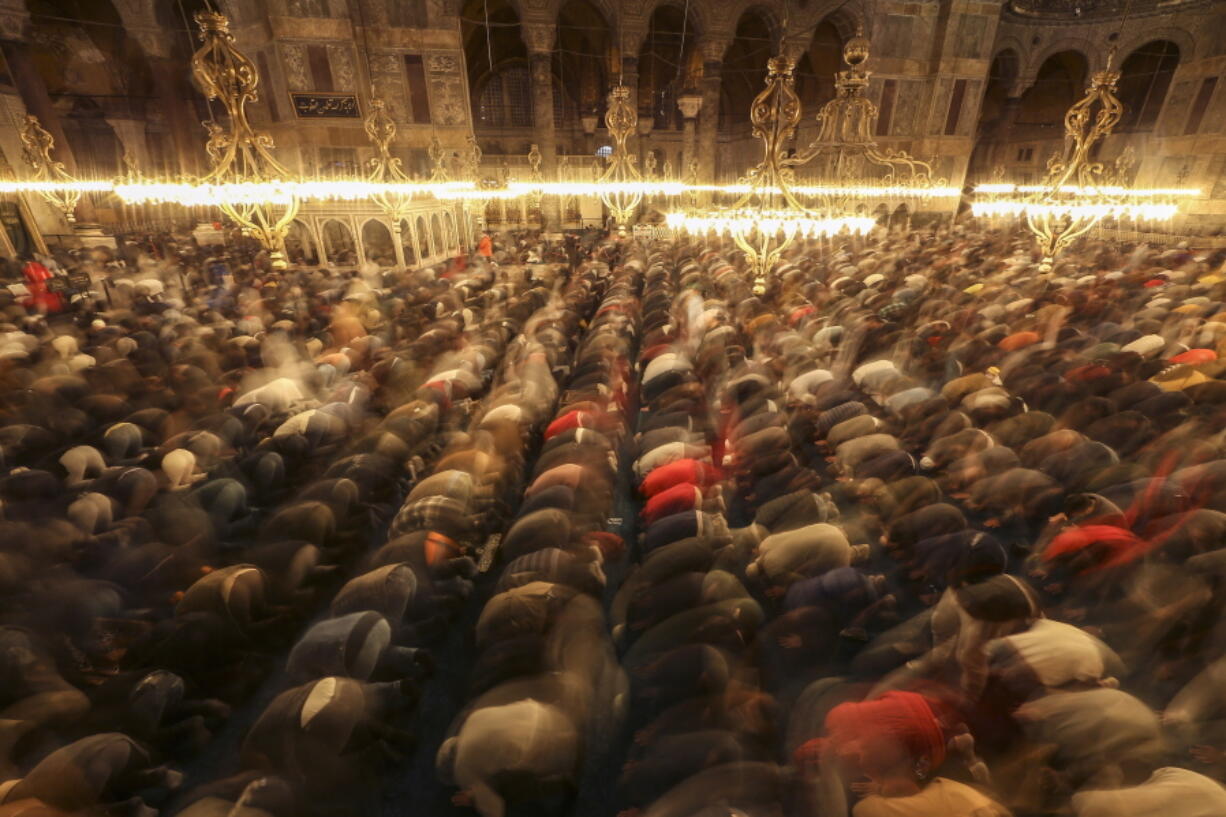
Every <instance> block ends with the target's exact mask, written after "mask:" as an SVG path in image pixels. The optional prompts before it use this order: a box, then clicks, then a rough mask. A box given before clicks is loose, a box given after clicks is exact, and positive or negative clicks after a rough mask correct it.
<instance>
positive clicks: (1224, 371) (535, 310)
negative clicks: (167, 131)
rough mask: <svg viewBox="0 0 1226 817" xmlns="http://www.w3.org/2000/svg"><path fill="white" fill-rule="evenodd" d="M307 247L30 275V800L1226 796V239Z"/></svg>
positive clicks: (812, 808) (1091, 809)
mask: <svg viewBox="0 0 1226 817" xmlns="http://www.w3.org/2000/svg"><path fill="white" fill-rule="evenodd" d="M163 246H164V243H163ZM155 256H160V257H155ZM76 260H77V261H80V262H81V263H82V264H83V265H84V266H88V265H89V264H90V263H92V262H89V261H86V260H83V259H76ZM266 260H267V259H263V258H260V257H255V258H249V257H246V256H243V255H242V254H241V253H240V254H238V255H235V256H234V257H232V258H231V259H230V262H229V263H221V262H220V261H217V260H212V261H211V260H208V259H207V258H206V257H205V256H203V255H201V256H196V255H193V254H192V253H191V252H181V253H176V252H166V251H162V250H158V249H157V248H156V247H154V246H153V245H152V244H151V245H149V246H148V247H146V248H145V249H144V250H139V249H138V250H137V251H134V252H132V253H130V256H129V261H130V263H128V264H127V265H126V266H123V267H122V268H111V269H109V270H107V271H106V272H102V271H100V270H97V269H91V270H90V271H91V273H92V276H93V281H94V283H95V287H94V291H93V292H92V293H85V294H78V296H76V297H74V298H71V299H70V298H68V297H63V298H61V297H58V296H57V297H56V298H54V299H53V298H51V297H50V293H49V291H47V290H45V289H43V288H40V286H39V285H38V282H40V281H45V280H46V279H47V278H48V277H53V276H52V275H51V273H50V272H48V273H47V274H46V275H44V274H43V272H40V271H38V270H34V271H33V274H32V273H31V271H30V270H29V269H27V271H26V273H25V280H26V283H27V287H26V292H25V294H24V297H22V296H21V295H20V294H19V295H16V296H15V295H13V294H12V293H11V292H9V291H6V290H0V311H2V313H3V314H0V322H2V324H3V325H0V817H67V816H69V815H72V816H73V817H93V816H94V815H108V816H114V817H128V816H129V815H131V816H136V815H157V814H162V815H167V817H169V816H170V815H183V817H334V815H335V816H337V817H339V816H341V815H378V814H402V813H416V814H422V815H431V817H433V816H434V815H440V817H441V816H442V815H461V814H477V815H480V817H518V815H532V816H533V817H570V815H583V817H589V815H590V817H615V815H616V816H617V817H733V816H735V817H1006V816H1007V815H1014V816H1015V817H1046V816H1047V815H1051V816H1052V817H1056V816H1063V815H1069V816H1070V817H1226V788H1223V785H1222V781H1226V361H1224V360H1222V359H1221V358H1224V357H1226V251H1216V252H1214V251H1201V250H1196V249H1192V250H1189V249H1187V248H1186V247H1183V246H1180V247H1177V248H1174V249H1162V248H1158V249H1154V248H1149V247H1146V246H1121V245H1118V244H1114V243H1109V242H1106V241H1101V240H1084V241H1083V242H1082V243H1081V244H1080V245H1078V246H1076V247H1075V248H1074V249H1072V250H1070V251H1069V252H1067V253H1066V255H1064V256H1063V257H1061V258H1059V259H1058V260H1057V262H1056V263H1055V265H1054V268H1052V269H1051V270H1046V269H1042V268H1040V265H1039V263H1038V258H1037V256H1036V255H1035V254H1034V253H1033V252H1032V251H1031V247H1030V244H1029V243H1028V241H1027V240H1026V239H1024V238H1023V237H1021V236H1019V235H1016V234H1008V233H1004V232H999V231H988V230H980V229H977V228H975V227H973V226H972V225H960V226H957V227H954V228H952V229H951V228H945V227H942V228H936V229H934V228H927V229H916V230H913V231H910V232H903V233H885V232H881V233H880V234H875V235H874V236H872V237H868V238H863V239H854V240H853V239H850V238H847V239H845V240H844V239H836V240H829V239H828V240H826V241H825V242H824V243H823V242H817V241H814V242H809V243H798V244H797V245H796V246H794V247H793V248H792V249H791V250H790V251H789V252H788V253H786V254H785V256H784V259H783V261H782V262H781V264H780V265H779V266H777V267H776V268H775V269H774V270H773V272H772V274H771V276H770V277H769V281H768V287H767V290H766V293H765V294H764V295H761V296H755V295H754V294H753V293H752V290H751V278H752V276H751V275H749V274H748V273H747V271H746V269H745V260H744V258H743V257H742V256H741V254H740V253H739V252H738V251H736V250H735V248H734V247H733V245H731V244H730V243H728V244H721V243H720V242H717V241H716V240H714V239H712V240H710V241H697V240H692V239H690V240H682V239H677V240H672V241H663V240H658V241H650V242H649V241H645V240H635V239H630V238H618V237H616V236H608V235H605V234H601V233H596V232H590V233H588V234H587V235H584V236H582V237H570V238H568V240H567V243H566V246H565V248H562V247H561V246H558V245H550V244H549V243H547V242H545V241H544V240H543V239H540V238H539V237H537V236H533V235H518V236H510V235H498V236H490V237H487V238H485V239H483V240H482V242H481V245H480V247H479V249H478V252H476V253H475V254H474V256H473V257H472V258H457V259H455V260H454V261H453V262H451V263H447V264H442V265H437V266H434V267H429V268H423V269H417V270H407V271H398V270H380V269H377V268H375V267H373V266H369V265H368V266H365V267H361V268H358V269H356V270H331V269H327V268H307V267H292V268H290V269H288V270H274V269H272V268H271V267H270V266H269V265H268V264H267V263H265V262H266ZM66 263H72V262H66ZM44 271H45V270H44ZM104 277H105V279H106V280H105V286H104V285H103V283H102V279H103V278H104Z"/></svg>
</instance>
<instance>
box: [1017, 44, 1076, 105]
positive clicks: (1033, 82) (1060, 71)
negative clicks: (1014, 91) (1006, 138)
mask: <svg viewBox="0 0 1226 817" xmlns="http://www.w3.org/2000/svg"><path fill="white" fill-rule="evenodd" d="M1093 71H1094V69H1093V66H1092V64H1091V63H1090V61H1089V58H1088V57H1086V55H1085V53H1084V52H1082V51H1079V50H1077V49H1075V48H1066V49H1064V50H1061V51H1055V52H1053V53H1051V54H1048V55H1047V57H1046V58H1044V60H1043V61H1042V62H1041V63H1039V66H1038V67H1037V68H1036V69H1035V72H1034V75H1033V76H1032V77H1030V79H1029V81H1028V82H1027V83H1026V86H1025V87H1026V91H1025V93H1024V94H1023V95H1022V99H1021V105H1020V111H1019V114H1018V121H1019V122H1036V121H1038V119H1036V117H1039V118H1042V119H1043V121H1047V120H1051V121H1052V122H1053V123H1058V122H1062V121H1063V119H1064V112H1065V111H1066V110H1068V108H1069V106H1070V105H1072V104H1073V103H1074V102H1076V101H1077V100H1078V99H1079V98H1080V97H1081V94H1082V93H1083V92H1084V90H1085V87H1086V83H1087V82H1088V80H1089V77H1090V75H1091V74H1092V73H1093Z"/></svg>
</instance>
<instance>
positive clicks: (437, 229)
mask: <svg viewBox="0 0 1226 817" xmlns="http://www.w3.org/2000/svg"><path fill="white" fill-rule="evenodd" d="M430 234H431V235H432V236H433V243H432V244H431V245H430V246H431V247H432V248H433V250H434V252H433V253H431V254H432V255H445V254H447V253H448V252H449V249H448V247H447V233H446V232H445V231H444V230H443V221H442V219H441V218H439V214H438V213H435V214H434V215H432V216H430Z"/></svg>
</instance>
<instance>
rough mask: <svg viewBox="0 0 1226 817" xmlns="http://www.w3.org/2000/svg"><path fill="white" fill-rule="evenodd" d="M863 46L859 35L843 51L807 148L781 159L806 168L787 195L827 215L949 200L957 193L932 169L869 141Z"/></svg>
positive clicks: (872, 121) (870, 110)
mask: <svg viewBox="0 0 1226 817" xmlns="http://www.w3.org/2000/svg"><path fill="white" fill-rule="evenodd" d="M869 54H870V48H869V41H868V39H867V38H865V37H864V36H863V34H862V32H861V31H860V30H857V31H856V36H854V37H852V38H851V39H850V40H848V41H847V44H846V45H845V46H844V47H843V61H844V62H845V63H847V70H845V71H840V72H838V73H837V74H835V82H834V84H835V96H834V99H831V100H830V101H829V102H827V103H826V104H825V105H823V106H822V107H821V110H819V111H818V112H817V117H816V118H817V124H818V134H817V137H816V138H815V139H814V140H813V141H812V142H811V143H809V146H808V147H806V148H804V149H803V150H800V151H798V152H797V153H796V154H795V155H793V156H790V157H788V158H785V159H783V161H782V164H783V166H784V167H786V168H796V167H801V166H806V167H807V168H809V170H810V172H809V173H807V174H806V180H807V181H808V180H811V181H812V182H813V183H811V184H803V185H801V184H795V183H793V185H792V189H793V191H794V192H796V193H799V194H801V195H806V196H812V197H814V198H816V199H817V200H818V202H819V207H820V209H822V210H824V211H826V212H827V213H829V214H831V215H835V214H839V213H843V214H849V213H852V212H855V211H856V210H857V209H861V208H863V209H868V206H870V205H872V204H885V205H887V207H888V208H889V209H891V210H892V209H893V208H894V207H895V206H898V205H900V204H904V203H905V204H909V205H910V206H911V209H914V206H915V204H916V203H917V202H918V201H919V200H922V199H930V198H954V197H956V196H958V195H959V192H960V191H959V190H958V189H957V188H954V187H950V186H949V185H948V183H947V182H946V181H945V180H943V179H936V178H934V173H933V169H932V164H931V163H930V162H925V161H921V160H919V159H916V158H914V157H912V156H911V155H910V154H908V153H907V152H906V151H902V150H891V149H883V148H881V147H879V146H878V145H877V142H876V141H875V140H874V139H873V132H874V130H875V129H876V126H877V118H878V115H879V111H878V109H877V106H876V105H875V104H874V103H873V101H872V100H871V99H869V98H868V96H866V93H867V91H868V85H869V76H870V74H871V72H869V71H868V70H866V69H865V67H864V66H865V65H866V63H867V62H868V58H869Z"/></svg>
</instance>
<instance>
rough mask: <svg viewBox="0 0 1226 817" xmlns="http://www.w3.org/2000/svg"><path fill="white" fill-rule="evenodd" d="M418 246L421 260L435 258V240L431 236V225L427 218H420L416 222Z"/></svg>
mask: <svg viewBox="0 0 1226 817" xmlns="http://www.w3.org/2000/svg"><path fill="white" fill-rule="evenodd" d="M416 228H417V246H418V247H419V248H420V249H421V260H423V261H424V260H425V259H427V258H431V257H433V256H434V239H433V238H432V237H431V235H430V225H429V223H427V221H426V217H425V216H418V217H417V221H416Z"/></svg>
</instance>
